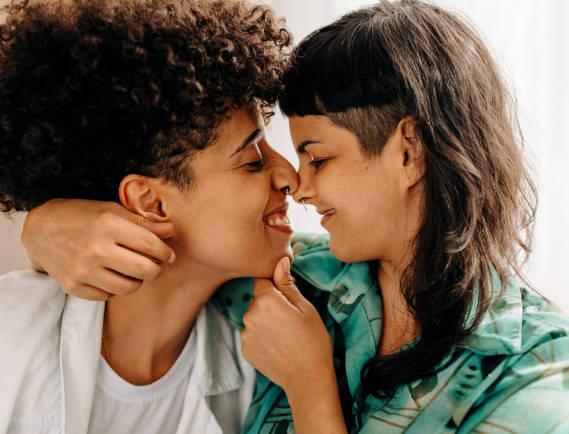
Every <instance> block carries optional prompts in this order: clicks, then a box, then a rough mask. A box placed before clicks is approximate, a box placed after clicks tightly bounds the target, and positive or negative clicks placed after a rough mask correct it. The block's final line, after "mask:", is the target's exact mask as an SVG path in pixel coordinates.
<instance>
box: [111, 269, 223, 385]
mask: <svg viewBox="0 0 569 434" xmlns="http://www.w3.org/2000/svg"><path fill="white" fill-rule="evenodd" d="M180 259H182V258H178V261H176V262H177V263H176V264H172V265H164V267H165V268H164V270H163V272H162V275H161V276H160V278H159V279H157V280H155V281H152V282H145V283H143V285H142V286H141V287H140V289H139V290H138V291H136V292H135V293H133V294H130V295H128V296H124V297H114V298H112V299H111V300H109V301H108V302H107V306H106V311H105V321H104V326H103V344H104V345H103V346H102V349H101V354H102V355H103V357H105V358H106V359H107V362H108V363H109V364H110V365H111V367H112V368H113V370H114V371H115V372H116V373H117V374H118V375H119V376H121V377H122V378H123V379H124V380H126V381H128V382H130V383H131V384H136V385H144V384H150V383H152V382H154V381H156V380H157V379H159V378H160V377H162V376H163V375H165V374H166V373H167V372H168V370H169V369H170V368H171V367H172V365H173V364H174V362H175V361H176V360H177V358H178V356H179V355H180V353H181V351H182V349H183V348H184V345H185V343H186V341H187V339H188V336H189V333H190V331H191V329H192V326H193V324H194V322H195V319H196V317H197V315H198V313H199V311H200V310H201V309H202V308H203V306H204V305H205V304H206V303H207V301H208V300H209V299H210V297H211V296H212V295H213V293H214V292H215V290H216V289H217V288H218V287H219V285H221V284H222V283H223V282H225V281H227V280H229V279H231V278H232V276H225V278H224V277H222V276H220V275H221V274H222V273H220V272H219V270H210V269H207V268H206V267H204V266H200V265H199V264H188V262H187V261H186V262H185V263H184V261H182V260H180ZM180 264H183V265H180ZM216 271H217V272H216Z"/></svg>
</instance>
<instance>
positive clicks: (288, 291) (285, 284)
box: [273, 256, 304, 307]
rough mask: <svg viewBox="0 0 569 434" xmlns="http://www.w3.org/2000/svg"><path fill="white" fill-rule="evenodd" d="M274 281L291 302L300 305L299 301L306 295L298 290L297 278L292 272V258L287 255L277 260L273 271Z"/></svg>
mask: <svg viewBox="0 0 569 434" xmlns="http://www.w3.org/2000/svg"><path fill="white" fill-rule="evenodd" d="M273 283H274V284H275V286H276V287H277V289H278V290H279V291H280V292H281V293H282V294H283V295H284V296H285V297H286V298H287V300H288V301H289V302H291V303H292V304H293V305H294V306H296V307H299V302H300V301H301V300H302V299H304V297H303V296H302V295H301V294H300V292H299V291H298V289H297V287H296V285H295V283H296V280H295V279H294V277H292V275H291V274H290V259H289V258H288V257H287V256H285V257H284V258H281V259H280V260H279V262H277V266H276V267H275V271H274V273H273Z"/></svg>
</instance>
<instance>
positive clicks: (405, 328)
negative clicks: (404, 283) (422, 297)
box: [378, 261, 419, 355]
mask: <svg viewBox="0 0 569 434" xmlns="http://www.w3.org/2000/svg"><path fill="white" fill-rule="evenodd" d="M403 270H404V268H403V267H401V266H400V265H394V264H392V263H390V262H387V261H380V264H379V269H378V283H379V287H380V290H381V297H382V301H383V325H382V329H381V340H380V344H379V348H378V350H379V353H380V354H382V355H387V354H392V353H395V352H396V351H397V350H399V349H400V348H401V347H402V346H403V345H405V344H406V343H409V342H410V341H412V340H413V339H414V338H415V337H417V336H418V335H419V330H418V324H417V322H416V321H415V319H414V318H413V316H412V315H411V313H410V312H409V309H408V306H407V302H406V300H405V297H404V296H403V292H402V291H401V277H402V275H403Z"/></svg>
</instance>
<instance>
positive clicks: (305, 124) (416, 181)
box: [290, 116, 424, 353]
mask: <svg viewBox="0 0 569 434" xmlns="http://www.w3.org/2000/svg"><path fill="white" fill-rule="evenodd" d="M290 132H291V137H292V140H293V143H294V145H295V148H296V149H297V152H298V156H299V160H300V168H299V177H300V186H299V188H298V190H297V192H296V193H295V195H294V198H295V200H301V199H303V200H304V201H305V202H306V203H308V204H311V205H314V206H315V207H316V210H317V211H318V212H319V213H321V214H322V213H324V214H326V213H327V212H334V213H333V214H331V216H330V217H324V221H323V226H324V228H325V229H326V230H327V231H328V232H329V233H330V249H331V250H332V252H333V253H334V255H335V256H336V257H337V258H338V259H340V260H342V261H345V262H361V261H373V260H379V267H378V270H379V271H378V282H379V285H380V287H381V291H382V296H383V300H384V303H385V310H386V312H385V321H386V322H385V323H386V324H388V325H390V327H385V328H384V330H389V332H385V333H389V334H386V335H385V336H383V337H382V342H381V351H382V352H385V353H391V352H394V351H396V350H397V349H399V348H400V347H401V345H403V344H404V343H406V342H408V341H410V340H411V339H412V338H413V337H414V336H415V335H416V327H415V325H414V323H412V322H411V318H410V316H408V314H407V310H406V305H405V301H404V299H403V297H402V294H401V292H400V290H399V282H400V280H401V273H402V272H403V270H404V269H405V267H406V265H407V261H408V253H409V251H410V248H411V247H410V246H411V242H412V239H413V237H414V235H415V234H416V231H417V228H418V225H419V219H420V209H421V199H422V196H421V187H422V180H423V174H424V165H423V159H422V153H421V146H420V145H418V144H417V143H415V142H414V130H413V128H412V125H411V123H410V122H409V121H408V120H402V121H401V122H400V123H399V126H398V127H397V129H396V131H395V133H394V134H393V135H392V136H391V138H390V139H389V140H388V141H387V143H386V144H385V147H384V148H383V150H382V152H381V154H379V156H374V157H367V156H366V155H364V154H363V152H362V150H361V145H360V143H359V142H358V139H357V137H356V135H355V134H354V133H352V132H351V131H349V130H346V129H344V128H342V127H339V126H337V125H335V124H333V123H332V121H331V120H330V119H328V118H326V117H325V116H305V117H292V118H290ZM308 143H310V144H308ZM330 210H332V211H330Z"/></svg>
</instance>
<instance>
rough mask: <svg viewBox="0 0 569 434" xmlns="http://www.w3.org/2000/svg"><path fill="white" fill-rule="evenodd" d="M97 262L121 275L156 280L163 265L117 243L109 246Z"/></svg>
mask: <svg viewBox="0 0 569 434" xmlns="http://www.w3.org/2000/svg"><path fill="white" fill-rule="evenodd" d="M98 264H100V265H101V266H103V267H105V268H108V269H109V270H113V271H115V272H117V273H120V274H121V275H124V276H128V277H131V278H134V279H138V280H144V281H150V280H156V279H157V278H158V277H160V275H161V274H162V268H163V267H164V265H162V264H161V263H157V262H155V260H154V259H151V258H148V257H147V256H145V255H144V254H141V253H139V252H136V251H132V250H130V249H128V248H125V247H123V246H117V245H114V246H110V248H108V249H107V254H106V255H105V256H104V257H102V258H100V259H99V261H98Z"/></svg>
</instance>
